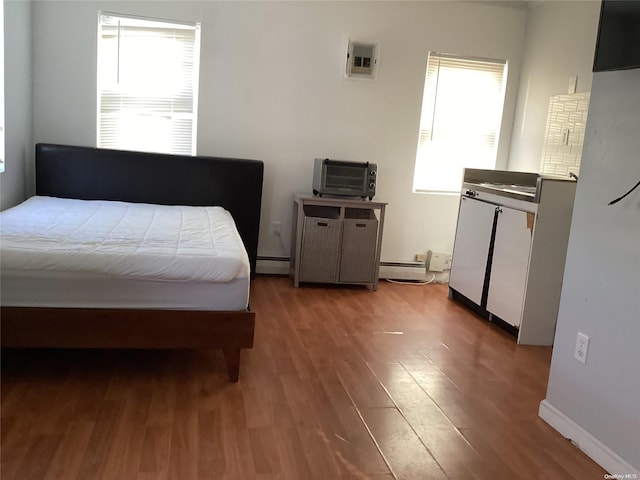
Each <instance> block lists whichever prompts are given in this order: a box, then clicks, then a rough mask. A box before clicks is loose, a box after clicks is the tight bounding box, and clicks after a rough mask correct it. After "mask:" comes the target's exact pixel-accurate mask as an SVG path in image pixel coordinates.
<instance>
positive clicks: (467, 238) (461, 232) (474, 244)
mask: <svg viewBox="0 0 640 480" xmlns="http://www.w3.org/2000/svg"><path fill="white" fill-rule="evenodd" d="M495 209H496V206H495V205H492V204H490V203H485V202H481V201H479V200H474V199H472V198H469V197H462V198H461V199H460V213H459V214H458V227H457V229H456V239H455V243H454V245H453V259H452V263H451V275H450V278H449V287H450V288H452V289H454V290H455V291H457V292H459V293H461V294H462V295H464V296H465V297H467V298H468V299H469V300H471V301H473V302H474V303H475V304H477V305H480V304H481V302H482V289H483V285H484V276H485V271H486V268H487V257H488V256H489V244H490V243H491V231H492V230H493V217H494V214H495Z"/></svg>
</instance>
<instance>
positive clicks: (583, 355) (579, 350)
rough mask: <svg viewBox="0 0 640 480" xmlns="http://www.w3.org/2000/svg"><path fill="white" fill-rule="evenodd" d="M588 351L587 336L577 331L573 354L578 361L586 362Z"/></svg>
mask: <svg viewBox="0 0 640 480" xmlns="http://www.w3.org/2000/svg"><path fill="white" fill-rule="evenodd" d="M588 352H589V337H587V336H586V335H585V334H584V333H582V332H578V338H577V339H576V351H575V353H574V354H573V356H574V357H575V359H576V360H578V361H579V362H580V363H587V353H588Z"/></svg>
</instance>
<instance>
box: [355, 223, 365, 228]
mask: <svg viewBox="0 0 640 480" xmlns="http://www.w3.org/2000/svg"><path fill="white" fill-rule="evenodd" d="M366 226H367V224H366V223H356V227H360V228H364V227H366Z"/></svg>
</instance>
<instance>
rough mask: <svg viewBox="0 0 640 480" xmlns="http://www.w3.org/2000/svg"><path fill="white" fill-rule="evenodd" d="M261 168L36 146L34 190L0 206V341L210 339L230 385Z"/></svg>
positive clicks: (59, 344) (136, 344)
mask: <svg viewBox="0 0 640 480" xmlns="http://www.w3.org/2000/svg"><path fill="white" fill-rule="evenodd" d="M263 169H264V167H263V163H262V162H260V161H256V160H241V159H230V158H219V157H204V156H199V157H188V156H178V155H165V154H153V153H142V152H128V151H119V150H106V149H97V148H91V147H79V146H66V145H54V144H38V145H36V195H35V196H34V197H32V198H30V199H28V200H27V201H26V202H25V203H24V204H21V205H20V206H17V207H15V209H9V210H8V211H6V212H3V220H4V219H6V221H3V227H2V229H3V242H2V249H3V251H2V264H3V268H2V306H1V312H0V313H1V315H0V328H1V343H2V346H3V347H35V348H38V347H49V348H167V349H177V348H221V349H222V351H223V354H224V357H225V361H226V365H227V371H228V374H229V378H230V380H231V381H238V378H239V369H240V352H241V350H242V349H244V348H251V347H252V346H253V336H254V325H255V313H254V312H253V311H252V310H251V308H250V305H249V301H248V296H249V285H250V279H251V278H253V276H254V275H255V265H256V256H257V243H258V233H259V224H260V207H261V198H262V180H263ZM69 212H72V214H71V213H69ZM12 217H13V218H12ZM202 222H205V223H202ZM202 225H207V226H206V228H205V227H203V226H202ZM54 226H55V227H56V228H55V229H54V228H53V227H54ZM65 229H66V230H65ZM103 231H104V233H105V237H104V238H103V237H100V236H99V235H100V234H101V232H103ZM49 232H54V233H52V235H53V237H52V236H51V235H50V233H49ZM87 232H88V233H87ZM96 232H97V233H96ZM214 233H215V235H217V236H215V235H214ZM165 234H166V235H165ZM20 235H22V237H21V236H20ZM56 235H58V236H57V237H56ZM86 235H98V237H96V238H93V237H92V242H93V243H89V244H87V243H83V242H85V237H86ZM21 238H25V239H27V238H30V239H31V240H32V243H34V241H35V245H32V244H29V246H28V247H27V244H26V242H25V243H24V247H23V245H22V240H21ZM61 239H64V242H62V241H61ZM142 240H144V241H142ZM210 247H211V250H208V248H210ZM43 251H44V252H45V253H44V254H43ZM210 251H211V252H212V253H211V254H209V252H210ZM214 256H215V258H214ZM185 262H186V263H185ZM222 265H224V266H225V268H226V270H225V268H222Z"/></svg>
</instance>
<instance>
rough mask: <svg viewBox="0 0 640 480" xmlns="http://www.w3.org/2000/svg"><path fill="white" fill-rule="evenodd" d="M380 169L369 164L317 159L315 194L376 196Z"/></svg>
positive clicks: (314, 180) (373, 164) (314, 169)
mask: <svg viewBox="0 0 640 480" xmlns="http://www.w3.org/2000/svg"><path fill="white" fill-rule="evenodd" d="M377 173H378V167H377V165H376V164H375V163H369V162H345V161H342V160H330V159H328V158H316V159H315V163H314V166H313V194H314V195H318V196H322V195H338V196H346V197H362V198H366V197H369V200H372V199H373V197H374V196H375V194H376V177H377Z"/></svg>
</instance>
